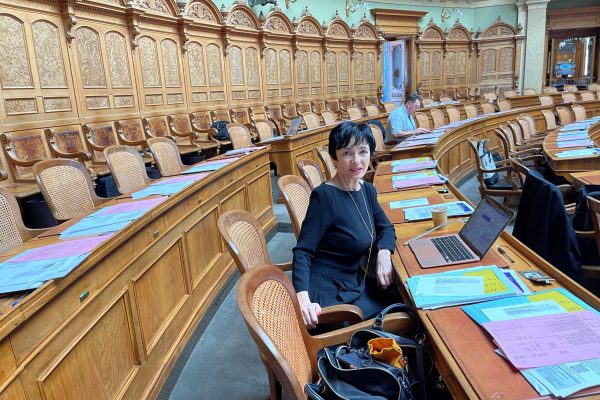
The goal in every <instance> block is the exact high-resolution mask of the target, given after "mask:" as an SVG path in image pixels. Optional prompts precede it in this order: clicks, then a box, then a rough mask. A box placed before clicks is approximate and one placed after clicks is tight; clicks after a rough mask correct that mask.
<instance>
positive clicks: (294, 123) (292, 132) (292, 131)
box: [285, 117, 302, 136]
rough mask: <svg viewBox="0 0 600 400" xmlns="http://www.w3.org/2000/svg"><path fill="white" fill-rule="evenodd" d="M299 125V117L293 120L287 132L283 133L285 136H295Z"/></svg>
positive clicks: (300, 120)
mask: <svg viewBox="0 0 600 400" xmlns="http://www.w3.org/2000/svg"><path fill="white" fill-rule="evenodd" d="M301 123H302V118H300V117H296V118H294V119H293V120H292V123H291V124H290V127H289V128H288V130H287V132H286V133H285V136H291V135H295V134H296V132H298V129H299V128H300V124H301Z"/></svg>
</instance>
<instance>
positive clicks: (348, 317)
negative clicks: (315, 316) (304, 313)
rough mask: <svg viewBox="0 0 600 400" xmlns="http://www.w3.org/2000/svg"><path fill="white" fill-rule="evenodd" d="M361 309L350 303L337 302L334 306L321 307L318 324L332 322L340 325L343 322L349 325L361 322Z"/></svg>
mask: <svg viewBox="0 0 600 400" xmlns="http://www.w3.org/2000/svg"><path fill="white" fill-rule="evenodd" d="M363 320H364V317H363V312H362V310H361V309H360V308H359V307H357V306H355V305H352V304H338V305H335V306H329V307H323V308H322V309H321V315H320V316H319V324H327V325H329V324H334V325H338V326H342V324H343V323H344V322H346V321H347V322H348V323H349V324H350V325H354V324H357V323H359V322H363Z"/></svg>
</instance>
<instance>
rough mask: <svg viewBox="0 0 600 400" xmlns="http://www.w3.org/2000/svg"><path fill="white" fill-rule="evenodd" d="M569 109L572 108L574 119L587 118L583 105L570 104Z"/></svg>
mask: <svg viewBox="0 0 600 400" xmlns="http://www.w3.org/2000/svg"><path fill="white" fill-rule="evenodd" d="M571 109H572V110H573V115H574V116H575V121H582V120H584V119H586V118H587V112H586V110H585V107H584V106H582V105H581V104H572V105H571Z"/></svg>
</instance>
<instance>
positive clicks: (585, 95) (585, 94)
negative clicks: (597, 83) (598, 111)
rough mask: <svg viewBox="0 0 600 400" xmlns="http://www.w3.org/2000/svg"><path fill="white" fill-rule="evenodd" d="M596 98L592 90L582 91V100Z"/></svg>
mask: <svg viewBox="0 0 600 400" xmlns="http://www.w3.org/2000/svg"><path fill="white" fill-rule="evenodd" d="M592 100H596V97H595V96H594V93H592V92H582V93H581V101H592Z"/></svg>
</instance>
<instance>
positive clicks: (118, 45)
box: [104, 32, 131, 88]
mask: <svg viewBox="0 0 600 400" xmlns="http://www.w3.org/2000/svg"><path fill="white" fill-rule="evenodd" d="M104 39H105V42H106V53H107V56H108V69H109V71H110V81H111V85H112V87H113V88H119V87H131V75H130V73H129V62H128V61H127V43H126V42H125V36H123V35H121V34H120V33H118V32H107V33H106V35H104Z"/></svg>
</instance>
